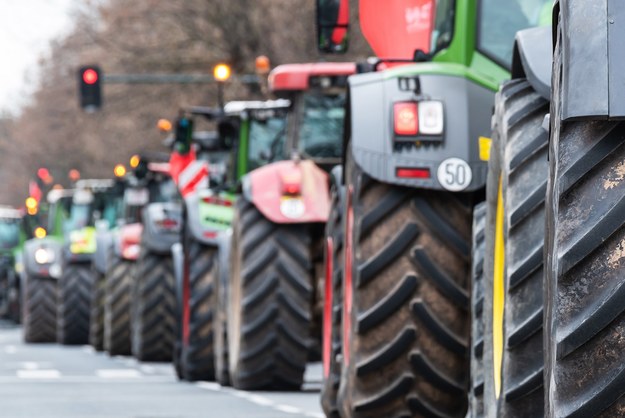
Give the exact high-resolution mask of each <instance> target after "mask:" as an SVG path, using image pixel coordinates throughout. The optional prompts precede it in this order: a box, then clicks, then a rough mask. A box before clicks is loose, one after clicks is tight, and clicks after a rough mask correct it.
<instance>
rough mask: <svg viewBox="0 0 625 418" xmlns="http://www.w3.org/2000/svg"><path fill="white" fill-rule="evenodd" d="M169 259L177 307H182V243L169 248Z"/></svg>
mask: <svg viewBox="0 0 625 418" xmlns="http://www.w3.org/2000/svg"><path fill="white" fill-rule="evenodd" d="M171 259H172V262H173V265H174V279H175V280H176V300H177V301H178V306H182V289H183V279H184V249H183V248H182V243H180V242H177V243H175V244H174V245H172V246H171ZM176 314H177V315H179V312H176ZM179 319H181V318H179Z"/></svg>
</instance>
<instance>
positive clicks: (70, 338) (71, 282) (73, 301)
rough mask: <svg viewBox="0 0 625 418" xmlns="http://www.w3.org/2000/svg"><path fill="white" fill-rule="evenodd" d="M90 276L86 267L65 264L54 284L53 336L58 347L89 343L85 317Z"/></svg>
mask: <svg viewBox="0 0 625 418" xmlns="http://www.w3.org/2000/svg"><path fill="white" fill-rule="evenodd" d="M93 285H94V275H93V271H92V270H91V264H90V263H66V264H65V266H64V268H63V275H62V277H61V278H60V279H59V282H58V288H57V289H58V309H59V311H58V313H57V326H56V335H57V342H58V343H61V344H67V345H70V344H73V345H75V344H88V343H89V315H90V304H91V292H92V288H93Z"/></svg>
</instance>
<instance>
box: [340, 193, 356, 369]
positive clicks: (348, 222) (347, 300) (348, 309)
mask: <svg viewBox="0 0 625 418" xmlns="http://www.w3.org/2000/svg"><path fill="white" fill-rule="evenodd" d="M353 192H354V189H353V186H352V185H350V186H349V189H348V193H347V216H346V219H345V264H344V266H345V271H344V272H343V275H344V280H345V292H344V295H343V298H344V299H343V350H342V351H343V361H344V362H345V365H346V366H347V365H349V360H350V358H349V357H350V350H349V338H350V333H351V328H352V303H353V292H352V252H353V242H352V231H353V228H354V208H353V205H352V196H353Z"/></svg>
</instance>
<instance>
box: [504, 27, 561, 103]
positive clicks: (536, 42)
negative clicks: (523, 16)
mask: <svg viewBox="0 0 625 418" xmlns="http://www.w3.org/2000/svg"><path fill="white" fill-rule="evenodd" d="M551 33H552V29H551V27H550V26H543V27H539V28H530V29H525V30H522V31H519V32H517V35H516V39H515V42H514V50H513V54H512V72H511V75H512V78H513V79H515V78H526V79H527V81H528V82H529V83H530V84H531V86H532V87H533V88H534V90H536V92H537V93H538V94H540V95H541V96H542V97H543V98H545V99H546V100H551V67H552V65H551V63H552V59H553V51H552V49H551V36H552V35H551Z"/></svg>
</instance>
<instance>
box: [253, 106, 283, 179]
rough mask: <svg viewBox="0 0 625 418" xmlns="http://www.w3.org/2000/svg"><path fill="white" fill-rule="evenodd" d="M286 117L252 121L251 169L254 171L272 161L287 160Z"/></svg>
mask: <svg viewBox="0 0 625 418" xmlns="http://www.w3.org/2000/svg"><path fill="white" fill-rule="evenodd" d="M285 142H286V117H271V118H267V119H252V120H251V121H250V140H249V150H248V158H249V167H248V169H249V170H250V171H251V170H254V169H256V168H258V167H260V166H262V165H265V164H267V163H270V162H272V161H278V160H282V159H284V158H285V155H284V154H285V153H284V146H285Z"/></svg>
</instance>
